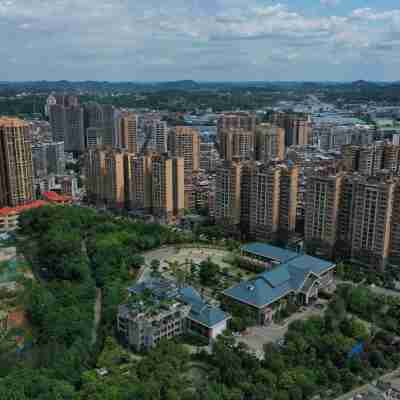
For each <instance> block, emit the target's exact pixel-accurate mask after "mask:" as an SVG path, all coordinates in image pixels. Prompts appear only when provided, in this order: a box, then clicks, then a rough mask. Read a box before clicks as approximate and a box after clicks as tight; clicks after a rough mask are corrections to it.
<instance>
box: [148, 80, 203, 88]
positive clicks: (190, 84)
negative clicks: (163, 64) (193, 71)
mask: <svg viewBox="0 0 400 400" xmlns="http://www.w3.org/2000/svg"><path fill="white" fill-rule="evenodd" d="M156 86H157V87H159V88H164V89H181V90H192V89H199V88H200V85H199V84H198V83H197V82H195V81H192V80H183V81H173V82H160V83H157V85H156Z"/></svg>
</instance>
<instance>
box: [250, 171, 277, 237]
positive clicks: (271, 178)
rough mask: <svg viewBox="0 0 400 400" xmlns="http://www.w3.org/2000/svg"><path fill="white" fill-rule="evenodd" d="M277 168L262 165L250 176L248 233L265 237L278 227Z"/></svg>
mask: <svg viewBox="0 0 400 400" xmlns="http://www.w3.org/2000/svg"><path fill="white" fill-rule="evenodd" d="M279 198H280V170H279V168H274V167H268V166H265V165H264V166H262V167H260V168H258V171H257V172H256V173H255V174H254V175H253V176H252V179H251V196H250V226H249V228H250V235H251V236H252V237H255V238H266V237H268V236H270V235H272V234H273V233H274V232H277V231H278V229H279Z"/></svg>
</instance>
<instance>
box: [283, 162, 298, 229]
mask: <svg viewBox="0 0 400 400" xmlns="http://www.w3.org/2000/svg"><path fill="white" fill-rule="evenodd" d="M279 189H280V197H279V229H280V230H281V231H283V232H294V231H295V230H296V217H297V204H298V191H299V168H298V167H297V166H295V165H286V164H283V165H281V166H280V185H279Z"/></svg>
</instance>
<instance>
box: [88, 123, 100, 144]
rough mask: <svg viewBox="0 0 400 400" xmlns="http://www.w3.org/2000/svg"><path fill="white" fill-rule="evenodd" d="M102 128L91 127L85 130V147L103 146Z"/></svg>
mask: <svg viewBox="0 0 400 400" xmlns="http://www.w3.org/2000/svg"><path fill="white" fill-rule="evenodd" d="M103 137H104V128H96V127H94V126H93V127H91V128H87V129H86V147H87V148H90V147H96V146H101V145H102V144H103Z"/></svg>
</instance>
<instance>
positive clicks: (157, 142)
mask: <svg viewBox="0 0 400 400" xmlns="http://www.w3.org/2000/svg"><path fill="white" fill-rule="evenodd" d="M143 129H144V135H145V140H144V144H143V148H142V150H141V152H142V153H143V152H144V151H146V150H147V151H156V152H158V153H160V154H163V153H166V152H167V149H168V126H167V123H166V122H165V121H162V120H161V119H159V118H150V119H147V120H145V121H144V124H143Z"/></svg>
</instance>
